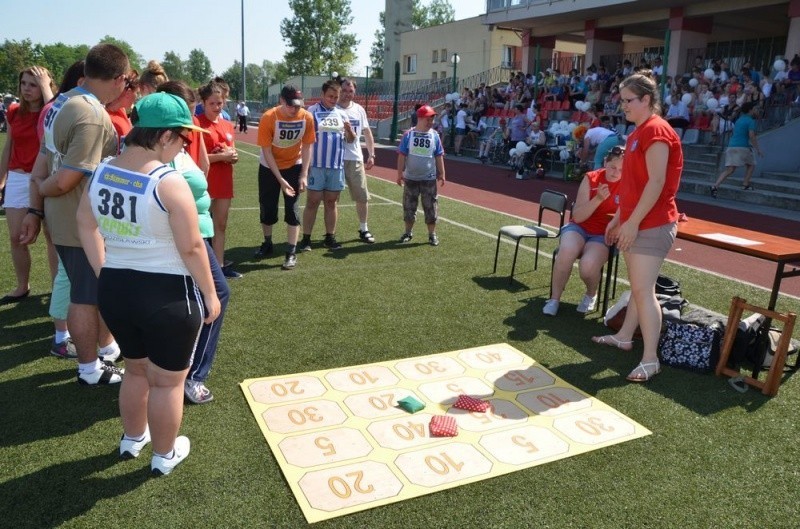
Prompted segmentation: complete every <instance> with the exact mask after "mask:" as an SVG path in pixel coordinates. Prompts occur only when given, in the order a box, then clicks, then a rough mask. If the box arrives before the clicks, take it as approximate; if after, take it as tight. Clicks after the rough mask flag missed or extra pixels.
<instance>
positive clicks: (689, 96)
mask: <svg viewBox="0 0 800 529" xmlns="http://www.w3.org/2000/svg"><path fill="white" fill-rule="evenodd" d="M681 101H682V102H683V104H684V105H688V104H690V103H691V102H692V94H683V96H681Z"/></svg>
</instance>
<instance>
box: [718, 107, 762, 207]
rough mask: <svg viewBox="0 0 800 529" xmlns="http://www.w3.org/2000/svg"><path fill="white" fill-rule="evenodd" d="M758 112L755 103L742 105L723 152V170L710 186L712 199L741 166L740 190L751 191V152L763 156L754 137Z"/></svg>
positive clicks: (752, 162) (753, 164)
mask: <svg viewBox="0 0 800 529" xmlns="http://www.w3.org/2000/svg"><path fill="white" fill-rule="evenodd" d="M759 112H760V109H759V107H758V105H756V104H755V103H745V104H744V105H742V113H741V115H740V116H739V119H737V120H736V123H735V124H734V126H733V134H732V135H731V141H730V143H728V148H727V149H726V150H725V170H724V171H722V173H720V175H719V178H717V181H716V182H715V183H714V185H713V186H711V196H712V197H714V198H717V191H718V189H719V186H720V185H721V184H722V182H724V181H725V179H726V178H728V177H729V176H730V175H732V174H733V172H734V171H735V170H736V168H737V167H741V166H745V173H744V180H743V181H742V189H744V190H749V189H753V186H752V185H751V184H750V178H752V176H753V169H755V158H754V156H753V151H754V150H755V152H756V154H758V155H759V156H763V153H762V152H761V148H760V147H759V145H758V138H757V137H756V122H755V118H756V117H757V116H758V113H759ZM751 147H752V149H751Z"/></svg>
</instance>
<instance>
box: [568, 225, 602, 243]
mask: <svg viewBox="0 0 800 529" xmlns="http://www.w3.org/2000/svg"><path fill="white" fill-rule="evenodd" d="M569 231H574V232H575V233H577V234H578V235H580V236H581V237H583V242H584V243H587V242H599V243H600V244H605V243H606V236H605V234H602V235H589V234H588V233H586V230H584V229H583V228H581V227H580V226H578V225H577V224H575V223H574V222H569V223H567V224H566V225H565V226H564V227H563V228H561V233H559V236H560V235H564V234H565V233H567V232H569Z"/></svg>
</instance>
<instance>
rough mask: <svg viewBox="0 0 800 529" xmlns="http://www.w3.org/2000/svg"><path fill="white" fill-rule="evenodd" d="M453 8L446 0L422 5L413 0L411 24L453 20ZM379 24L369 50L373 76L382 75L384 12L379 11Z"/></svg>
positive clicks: (424, 24) (432, 1) (423, 24)
mask: <svg viewBox="0 0 800 529" xmlns="http://www.w3.org/2000/svg"><path fill="white" fill-rule="evenodd" d="M455 13H456V12H455V9H454V8H453V6H452V5H451V4H450V2H449V1H448V0H431V2H430V4H428V5H423V4H422V0H414V3H413V6H412V8H411V26H412V27H413V28H414V29H420V28H427V27H430V26H438V25H439V24H446V23H448V22H453V21H454V20H455ZM378 20H379V25H378V29H376V30H375V41H374V42H373V43H372V48H371V49H370V52H369V58H370V61H371V62H372V71H373V72H375V73H374V77H377V78H382V77H383V55H384V49H385V48H386V13H384V12H383V11H381V12H380V15H379V16H378Z"/></svg>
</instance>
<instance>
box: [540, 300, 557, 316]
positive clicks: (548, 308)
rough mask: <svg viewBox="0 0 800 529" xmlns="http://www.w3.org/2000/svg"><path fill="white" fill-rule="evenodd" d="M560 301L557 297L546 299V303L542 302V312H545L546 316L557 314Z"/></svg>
mask: <svg viewBox="0 0 800 529" xmlns="http://www.w3.org/2000/svg"><path fill="white" fill-rule="evenodd" d="M560 304H561V303H560V302H559V301H558V300H557V299H548V300H547V303H545V304H544V308H543V309H542V312H544V313H545V314H547V315H548V316H555V315H556V314H558V306H559V305H560Z"/></svg>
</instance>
